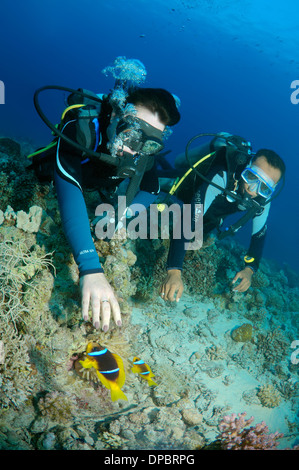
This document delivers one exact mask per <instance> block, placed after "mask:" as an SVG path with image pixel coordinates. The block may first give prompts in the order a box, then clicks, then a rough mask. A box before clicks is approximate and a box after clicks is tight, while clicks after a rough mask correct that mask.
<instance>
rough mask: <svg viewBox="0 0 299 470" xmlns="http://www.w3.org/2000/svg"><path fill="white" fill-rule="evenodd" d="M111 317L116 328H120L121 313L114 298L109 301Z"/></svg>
mask: <svg viewBox="0 0 299 470" xmlns="http://www.w3.org/2000/svg"><path fill="white" fill-rule="evenodd" d="M110 305H111V310H112V315H113V319H114V321H115V323H116V324H117V326H121V324H122V323H121V311H120V306H119V303H118V301H117V300H116V299H115V298H112V299H110Z"/></svg>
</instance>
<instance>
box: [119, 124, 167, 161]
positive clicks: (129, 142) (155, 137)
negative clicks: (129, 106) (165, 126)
mask: <svg viewBox="0 0 299 470" xmlns="http://www.w3.org/2000/svg"><path fill="white" fill-rule="evenodd" d="M116 135H117V136H118V138H119V139H120V140H121V141H122V143H123V145H124V146H127V147H129V149H131V150H132V151H133V152H136V153H138V154H140V155H155V154H156V153H158V152H160V151H161V150H162V149H163V148H164V145H163V131H161V130H160V129H157V128H156V127H154V126H151V125H150V124H149V123H148V122H146V121H143V119H139V118H137V117H134V118H133V119H132V120H130V122H128V121H127V120H126V119H121V120H120V121H119V122H118V124H117V127H116Z"/></svg>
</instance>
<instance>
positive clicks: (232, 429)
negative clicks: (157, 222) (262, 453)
mask: <svg viewBox="0 0 299 470" xmlns="http://www.w3.org/2000/svg"><path fill="white" fill-rule="evenodd" d="M245 416H246V413H238V416H237V415H236V414H235V413H233V414H232V415H230V416H224V418H223V419H222V420H221V421H220V423H219V431H220V435H219V436H218V438H219V439H220V441H221V447H222V449H225V450H273V449H276V447H277V445H278V444H279V442H278V439H280V438H281V437H283V434H281V433H279V432H275V433H271V434H268V432H269V428H268V426H267V425H266V423H265V422H264V421H262V422H261V423H259V424H256V425H255V426H251V427H250V428H248V427H246V426H250V424H251V423H252V421H253V420H254V418H253V417H251V418H249V419H245Z"/></svg>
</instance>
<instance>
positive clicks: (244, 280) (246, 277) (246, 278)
mask: <svg viewBox="0 0 299 470" xmlns="http://www.w3.org/2000/svg"><path fill="white" fill-rule="evenodd" d="M252 275H253V271H252V269H250V268H247V267H246V268H244V269H243V270H242V271H239V272H238V273H237V274H236V275H235V277H234V279H233V281H232V283H233V284H235V282H237V280H238V279H241V282H240V283H239V284H238V285H237V286H236V287H235V288H234V289H233V291H235V292H245V291H247V290H248V289H249V287H250V286H251V278H252Z"/></svg>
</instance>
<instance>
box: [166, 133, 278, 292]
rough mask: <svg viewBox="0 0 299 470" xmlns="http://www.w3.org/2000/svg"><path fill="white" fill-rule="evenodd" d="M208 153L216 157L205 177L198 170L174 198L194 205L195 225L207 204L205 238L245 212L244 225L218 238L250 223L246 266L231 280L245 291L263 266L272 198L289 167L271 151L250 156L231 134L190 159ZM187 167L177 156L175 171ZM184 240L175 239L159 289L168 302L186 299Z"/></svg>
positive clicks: (221, 136)
mask: <svg viewBox="0 0 299 470" xmlns="http://www.w3.org/2000/svg"><path fill="white" fill-rule="evenodd" d="M200 136H201V135H199V137H200ZM209 152H212V154H211V155H213V156H215V158H212V159H211V160H212V163H211V164H210V165H209V169H208V170H207V172H206V174H205V176H203V175H202V174H201V173H200V171H201V170H200V166H199V167H198V168H199V172H198V174H197V173H196V169H194V171H192V172H191V173H190V175H189V177H188V178H187V179H186V181H185V182H184V184H182V185H181V187H180V190H179V191H178V192H177V193H176V196H177V197H178V198H179V199H181V200H182V201H183V202H184V203H190V204H191V205H192V207H193V212H192V214H193V222H194V217H195V204H203V213H204V215H203V236H204V240H205V239H206V238H207V235H208V234H210V233H211V232H212V231H213V230H215V229H218V231H219V227H221V226H222V223H223V220H224V219H225V217H227V216H228V215H230V214H233V213H236V212H242V211H247V212H246V215H245V216H244V217H242V219H241V220H240V223H238V222H237V223H236V224H235V225H232V227H231V228H230V229H227V230H225V231H219V233H218V238H220V239H222V238H223V237H224V236H226V235H233V234H234V233H235V232H236V231H237V230H238V229H239V228H240V227H241V226H242V225H244V223H245V222H247V221H248V220H249V219H252V224H253V225H252V235H251V241H250V246H249V249H248V251H247V254H246V256H245V257H244V266H243V268H242V269H241V270H240V271H239V272H237V273H236V275H235V277H234V279H233V281H232V282H233V284H235V283H236V282H237V281H238V280H239V284H238V285H236V287H235V288H234V290H235V291H238V292H245V291H246V290H247V289H248V288H249V287H250V285H251V278H252V276H253V274H254V273H255V272H256V270H257V269H258V267H259V263H260V259H261V257H262V253H263V247H264V242H265V237H266V232H267V224H266V223H267V218H268V214H269V210H270V205H271V201H272V199H273V198H274V197H276V196H273V194H274V192H275V190H276V188H277V185H278V183H279V181H280V180H281V179H283V178H284V174H285V164H284V162H283V160H282V159H281V157H280V156H279V155H277V153H276V152H274V151H273V150H268V149H260V150H259V151H258V152H256V154H252V152H251V145H250V143H249V142H247V141H246V140H245V139H243V138H242V137H239V136H233V135H231V134H228V133H220V134H218V135H216V137H215V138H214V139H213V140H212V141H211V142H210V143H209V144H208V145H204V146H202V148H199V147H198V148H197V149H194V150H193V158H192V160H194V161H195V160H196V159H198V158H199V157H200V156H203V155H205V154H206V153H207V154H209ZM186 163H188V165H190V167H192V163H191V162H186V160H185V155H182V156H179V157H177V165H176V166H177V167H180V166H184V165H186ZM193 164H194V162H193ZM194 166H195V164H194ZM228 169H229V170H228ZM164 173H165V172H164ZM161 175H163V172H162V173H161ZM279 192H280V191H279ZM185 242H186V240H185V239H184V238H183V237H181V238H180V239H172V240H171V243H170V248H169V253H168V259H167V270H168V273H167V277H166V279H165V281H164V282H163V284H162V286H161V290H160V295H161V297H162V298H163V299H164V300H170V301H174V300H176V301H179V299H180V298H181V296H182V293H183V290H184V286H183V281H182V270H183V261H184V257H185V247H184V244H185Z"/></svg>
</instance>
